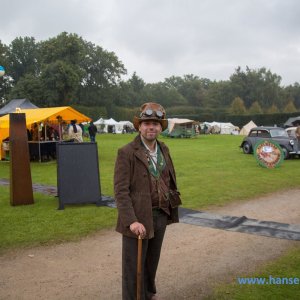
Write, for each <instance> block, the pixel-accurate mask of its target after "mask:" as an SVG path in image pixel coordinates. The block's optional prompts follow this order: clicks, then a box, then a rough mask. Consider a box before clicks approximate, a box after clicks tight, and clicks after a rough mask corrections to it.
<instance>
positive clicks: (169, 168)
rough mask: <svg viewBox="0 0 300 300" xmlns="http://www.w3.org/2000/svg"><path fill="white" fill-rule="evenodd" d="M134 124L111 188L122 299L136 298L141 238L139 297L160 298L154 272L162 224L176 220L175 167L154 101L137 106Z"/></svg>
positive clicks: (162, 112) (164, 122)
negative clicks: (118, 239)
mask: <svg viewBox="0 0 300 300" xmlns="http://www.w3.org/2000/svg"><path fill="white" fill-rule="evenodd" d="M140 110H141V113H140V116H139V117H134V120H133V123H134V127H135V129H136V130H138V131H139V135H138V136H137V137H136V138H135V139H134V140H133V141H132V142H131V143H129V144H127V145H126V146H124V147H123V148H121V149H119V151H118V156H117V160H116V165H115V175H114V187H115V199H116V203H117V208H118V221H117V227H116V230H117V231H118V232H120V233H121V234H122V235H123V237H122V243H123V245H122V299H123V300H133V299H136V290H137V280H136V278H137V245H138V241H137V240H138V239H137V238H138V237H139V236H140V237H141V238H142V239H143V242H142V248H143V251H142V284H141V299H152V300H154V299H158V296H157V295H156V286H155V275H156V270H157V266H158V262H159V257H160V251H161V246H162V242H163V238H164V233H165V230H166V225H167V224H170V223H175V222H178V206H179V205H180V204H181V200H180V197H179V193H178V192H177V186H176V177H175V170H174V166H173V163H172V159H171V157H170V154H169V149H168V148H167V146H166V145H165V144H164V143H162V142H159V141H158V140H157V137H158V135H159V134H160V133H161V132H162V130H165V129H166V128H167V125H168V121H167V119H166V118H165V117H166V113H165V110H164V108H163V107H162V106H161V105H159V104H157V103H145V104H144V105H142V106H141V109H140Z"/></svg>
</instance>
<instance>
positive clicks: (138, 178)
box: [114, 135, 181, 238]
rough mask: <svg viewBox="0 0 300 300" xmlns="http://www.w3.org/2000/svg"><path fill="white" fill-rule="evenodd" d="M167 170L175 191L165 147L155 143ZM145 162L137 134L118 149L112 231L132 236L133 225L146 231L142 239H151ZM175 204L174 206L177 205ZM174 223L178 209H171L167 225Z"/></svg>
mask: <svg viewBox="0 0 300 300" xmlns="http://www.w3.org/2000/svg"><path fill="white" fill-rule="evenodd" d="M158 144H159V146H160V149H161V151H162V153H163V155H164V158H165V160H166V167H167V168H168V169H169V170H170V187H171V189H172V190H177V187H176V175H175V170H174V166H173V162H172V159H171V157H170V153H169V149H168V147H167V146H166V145H165V144H164V143H162V142H159V141H158ZM150 176H151V175H150V172H149V168H148V160H147V156H146V153H145V149H144V146H143V145H142V142H141V138H140V136H139V135H138V136H137V137H136V138H135V139H134V140H133V141H132V142H131V143H129V144H127V145H126V146H124V147H123V148H121V149H119V151H118V156H117V160H116V164H115V176H114V187H115V199H116V203H117V208H118V221H117V227H116V230H117V231H118V232H120V233H122V234H124V235H126V236H128V237H136V235H135V234H133V233H132V232H131V230H130V229H129V226H130V224H132V223H134V222H140V223H142V224H143V225H144V226H145V228H146V232H147V235H146V238H152V237H153V236H154V230H153V220H152V201H151V190H150V186H151V178H150ZM180 204H181V202H178V203H177V205H180ZM176 222H178V207H175V208H172V209H171V215H170V217H169V224H170V223H176Z"/></svg>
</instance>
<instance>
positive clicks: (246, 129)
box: [240, 120, 257, 135]
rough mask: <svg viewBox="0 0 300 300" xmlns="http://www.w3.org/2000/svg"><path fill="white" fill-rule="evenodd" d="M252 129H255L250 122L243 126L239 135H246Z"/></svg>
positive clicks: (253, 124)
mask: <svg viewBox="0 0 300 300" xmlns="http://www.w3.org/2000/svg"><path fill="white" fill-rule="evenodd" d="M254 127H257V126H256V124H255V123H254V122H253V121H252V120H251V121H250V122H249V123H247V124H246V125H244V126H243V128H242V129H241V131H240V135H248V134H249V132H250V130H251V129H252V128H254Z"/></svg>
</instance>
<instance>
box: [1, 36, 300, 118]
mask: <svg viewBox="0 0 300 300" xmlns="http://www.w3.org/2000/svg"><path fill="white" fill-rule="evenodd" d="M0 65H2V66H4V67H5V69H6V75H5V76H4V77H3V78H1V79H0V99H2V105H4V104H5V102H7V101H9V100H11V99H15V98H28V99H30V100H31V101H32V102H33V103H34V104H36V105H37V106H40V107H51V106H65V105H74V106H81V107H89V108H91V107H101V108H102V111H103V115H105V114H107V115H110V116H113V112H114V111H115V109H116V108H118V109H120V108H124V110H126V109H134V108H137V107H139V106H140V104H142V103H144V102H147V101H157V102H159V103H161V104H162V105H163V106H165V107H167V108H168V112H169V113H171V114H173V115H181V114H185V115H187V114H193V113H195V111H197V112H199V113H204V112H211V111H214V112H216V111H217V112H220V113H224V114H231V115H235V114H236V115H243V114H260V113H271V114H272V113H278V112H285V113H289V112H295V111H298V110H300V85H299V83H298V82H295V83H294V84H292V85H288V86H282V85H281V77H280V76H279V75H277V74H275V73H272V72H271V71H270V70H267V69H266V68H264V67H262V68H260V69H250V68H249V67H246V69H245V70H242V68H241V67H237V68H236V69H235V70H234V72H233V74H232V75H231V76H230V78H229V79H228V80H223V81H216V80H213V81H212V80H210V79H208V78H201V77H200V76H197V75H193V74H186V75H183V76H171V77H169V78H165V80H164V81H161V82H157V83H146V82H145V81H144V80H143V79H142V78H141V77H139V76H138V75H137V74H136V73H133V74H132V75H131V77H130V78H129V79H127V80H124V79H122V77H123V76H124V75H126V74H127V70H126V68H125V66H124V64H123V63H122V62H121V61H120V59H119V58H118V57H117V55H116V54H115V53H114V52H109V51H107V50H105V49H103V48H102V47H101V46H98V45H95V44H93V43H91V42H88V41H86V40H84V39H83V38H82V37H80V36H78V35H77V34H72V33H67V32H62V33H61V34H59V35H57V36H56V37H54V38H50V39H48V40H45V41H40V42H37V41H36V40H35V38H34V37H17V38H15V39H14V40H13V41H12V42H11V43H10V44H9V45H5V44H3V43H2V42H1V41H0Z"/></svg>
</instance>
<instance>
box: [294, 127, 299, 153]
mask: <svg viewBox="0 0 300 300" xmlns="http://www.w3.org/2000/svg"><path fill="white" fill-rule="evenodd" d="M295 135H296V138H297V140H296V143H297V145H296V151H297V154H298V152H299V150H300V147H299V146H300V145H299V144H300V124H299V125H298V126H297V128H296V130H295Z"/></svg>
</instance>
